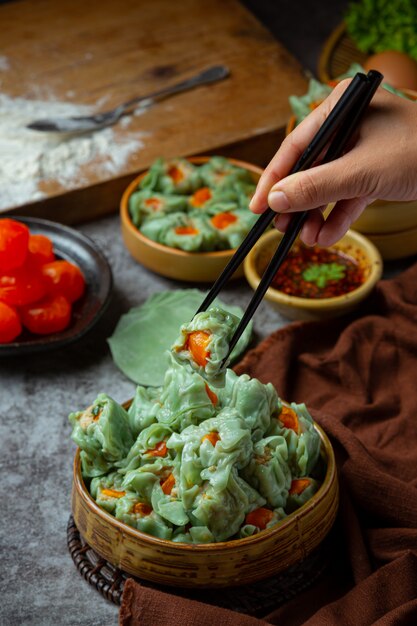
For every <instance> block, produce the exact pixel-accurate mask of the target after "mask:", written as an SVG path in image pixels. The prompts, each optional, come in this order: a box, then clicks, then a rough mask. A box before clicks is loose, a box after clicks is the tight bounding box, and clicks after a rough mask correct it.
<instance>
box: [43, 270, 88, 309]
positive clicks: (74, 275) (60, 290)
mask: <svg viewBox="0 0 417 626" xmlns="http://www.w3.org/2000/svg"><path fill="white" fill-rule="evenodd" d="M41 270H42V276H43V278H44V282H45V285H46V288H47V291H48V293H50V294H54V295H57V294H61V295H63V296H65V297H66V298H68V300H69V301H70V302H75V300H78V298H81V296H82V295H83V293H84V290H85V279H84V275H83V273H82V271H81V270H80V268H79V267H77V266H76V265H74V264H73V263H69V262H68V261H53V262H52V263H46V264H45V265H43V266H42V268H41Z"/></svg>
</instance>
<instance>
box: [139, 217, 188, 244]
mask: <svg viewBox="0 0 417 626" xmlns="http://www.w3.org/2000/svg"><path fill="white" fill-rule="evenodd" d="M187 222H188V218H187V216H186V215H185V214H184V213H179V212H177V213H169V214H168V215H158V216H157V217H154V218H149V217H148V218H146V219H145V220H144V221H143V223H142V225H141V227H140V231H141V233H142V234H143V235H144V236H145V237H148V239H152V241H156V243H161V244H164V245H166V243H165V240H166V234H167V232H168V231H169V230H171V229H175V228H184V227H185V226H186V225H187Z"/></svg>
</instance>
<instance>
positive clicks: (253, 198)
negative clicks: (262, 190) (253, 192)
mask: <svg viewBox="0 0 417 626" xmlns="http://www.w3.org/2000/svg"><path fill="white" fill-rule="evenodd" d="M254 200H255V196H253V197H252V199H251V201H250V202H249V208H250V209H253V205H254Z"/></svg>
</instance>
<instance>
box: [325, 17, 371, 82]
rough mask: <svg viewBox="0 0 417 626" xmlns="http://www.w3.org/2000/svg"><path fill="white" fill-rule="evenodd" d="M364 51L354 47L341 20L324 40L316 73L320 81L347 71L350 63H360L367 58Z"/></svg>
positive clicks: (326, 80) (330, 78)
mask: <svg viewBox="0 0 417 626" xmlns="http://www.w3.org/2000/svg"><path fill="white" fill-rule="evenodd" d="M367 56H368V55H367V54H366V53H365V52H361V51H360V50H358V48H357V47H356V44H355V43H354V42H353V41H352V39H351V38H350V37H349V35H348V33H347V31H346V24H345V23H344V22H342V23H341V24H340V25H339V26H338V27H337V28H335V30H334V31H333V32H332V33H331V34H330V36H329V38H328V39H327V40H326V42H325V44H324V46H323V48H322V51H321V54H320V58H319V64H318V68H317V75H318V77H319V80H320V81H321V82H322V83H327V82H328V81H329V80H333V79H335V78H337V77H338V76H340V75H341V74H344V73H345V72H347V70H348V69H349V67H350V66H351V65H352V63H360V64H362V63H363V62H364V61H365V59H366V58H367Z"/></svg>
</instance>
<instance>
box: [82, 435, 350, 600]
mask: <svg viewBox="0 0 417 626" xmlns="http://www.w3.org/2000/svg"><path fill="white" fill-rule="evenodd" d="M315 426H316V429H317V431H318V433H319V435H320V438H321V442H322V457H323V459H324V461H325V462H326V464H327V468H326V473H325V477H324V481H323V483H322V485H321V487H320V489H319V490H318V491H317V493H316V494H314V496H313V497H312V498H311V499H310V500H309V501H308V502H306V504H304V505H303V506H302V507H301V508H299V509H297V510H296V511H294V513H291V514H290V515H289V516H288V517H286V518H285V519H284V520H283V521H282V522H280V523H279V524H277V525H276V526H274V527H273V528H270V529H267V530H264V531H262V532H260V533H258V534H256V535H254V536H252V537H246V538H244V539H237V540H235V541H224V542H221V543H212V544H199V545H191V544H184V543H175V542H173V541H167V540H164V539H159V538H157V537H153V536H152V535H147V534H145V533H142V532H140V531H138V530H136V529H135V528H132V527H130V526H128V525H126V524H124V523H122V522H120V521H119V520H117V519H116V518H115V517H113V516H112V515H111V514H109V513H107V512H106V511H104V510H103V509H101V508H100V507H99V506H98V505H97V504H96V503H95V501H94V500H93V498H92V497H91V496H90V494H89V492H88V490H87V488H86V486H85V484H84V481H83V478H82V476H81V465H80V456H79V451H77V453H76V455H75V460H74V474H73V487H72V513H73V516H74V520H75V523H76V525H77V527H78V529H79V531H80V533H81V535H82V536H83V538H84V539H85V541H86V542H87V543H88V544H89V545H90V546H91V547H92V548H93V549H94V550H95V551H96V552H97V553H98V554H99V555H100V556H102V557H103V558H104V559H106V560H107V561H109V562H110V563H112V564H113V565H115V566H116V567H119V568H120V569H122V570H123V571H125V572H127V573H129V574H133V575H134V576H137V577H139V578H142V579H144V580H148V581H150V582H153V583H158V584H162V585H169V586H172V587H188V588H207V587H211V588H216V587H218V588H220V587H225V586H234V585H245V584H250V583H253V582H256V581H258V580H261V579H263V578H267V577H269V576H273V575H275V574H278V573H280V572H283V571H285V570H286V569H287V568H288V567H290V566H291V565H294V564H296V563H299V562H300V561H302V560H303V559H304V558H305V557H306V556H307V555H308V554H310V553H311V552H312V551H313V550H314V549H315V548H316V547H317V546H318V545H319V544H320V543H321V542H322V541H323V539H324V538H325V537H326V535H327V534H328V532H329V531H330V529H331V527H332V525H333V523H334V521H335V518H336V513H337V508H338V502H339V487H338V481H337V472H336V464H335V457H334V452H333V449H332V446H331V443H330V441H329V439H328V437H327V436H326V434H325V433H324V431H323V430H322V429H321V428H320V427H319V426H318V425H317V424H315Z"/></svg>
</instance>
